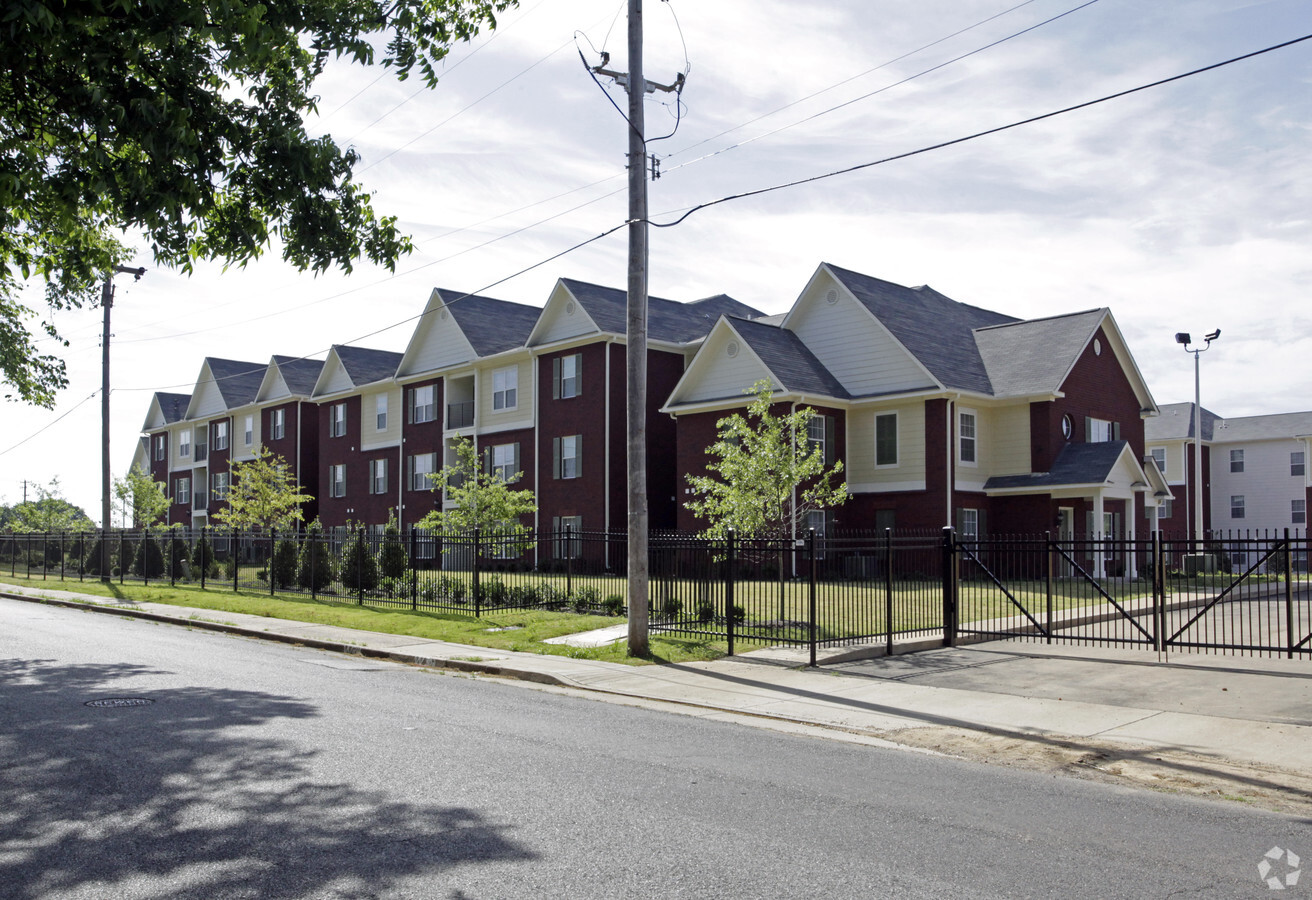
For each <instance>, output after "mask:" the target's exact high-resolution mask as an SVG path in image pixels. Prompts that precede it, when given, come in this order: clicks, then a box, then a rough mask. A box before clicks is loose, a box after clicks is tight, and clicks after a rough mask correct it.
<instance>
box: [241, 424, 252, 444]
mask: <svg viewBox="0 0 1312 900" xmlns="http://www.w3.org/2000/svg"><path fill="white" fill-rule="evenodd" d="M241 436H242V440H243V441H244V446H246V447H249V446H250V445H251V444H253V443H255V417H254V416H247V417H246V418H245V419H244V420H243V421H242V435H241Z"/></svg>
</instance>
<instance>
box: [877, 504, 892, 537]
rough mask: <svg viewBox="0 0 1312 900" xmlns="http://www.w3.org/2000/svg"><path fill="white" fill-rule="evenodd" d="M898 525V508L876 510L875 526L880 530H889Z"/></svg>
mask: <svg viewBox="0 0 1312 900" xmlns="http://www.w3.org/2000/svg"><path fill="white" fill-rule="evenodd" d="M896 527H897V510H895V509H877V510H875V528H876V529H878V530H879V531H880V532H884V531H887V530H889V529H893V528H896Z"/></svg>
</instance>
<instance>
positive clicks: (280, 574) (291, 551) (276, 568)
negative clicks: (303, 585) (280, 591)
mask: <svg viewBox="0 0 1312 900" xmlns="http://www.w3.org/2000/svg"><path fill="white" fill-rule="evenodd" d="M296 557H297V553H296V542H295V541H293V540H290V539H286V538H284V539H283V540H281V541H279V542H278V543H277V544H276V545H274V548H273V558H272V559H270V560H269V574H270V577H271V578H272V579H273V586H274V587H275V588H285V587H291V586H292V585H293V584H295V583H296V565H297V563H298V562H299V560H298V559H297V558H296Z"/></svg>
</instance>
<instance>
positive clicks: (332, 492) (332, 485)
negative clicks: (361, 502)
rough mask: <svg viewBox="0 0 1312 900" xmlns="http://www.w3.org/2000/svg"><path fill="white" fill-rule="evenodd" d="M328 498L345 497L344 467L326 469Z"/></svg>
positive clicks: (343, 465)
mask: <svg viewBox="0 0 1312 900" xmlns="http://www.w3.org/2000/svg"><path fill="white" fill-rule="evenodd" d="M328 496H329V497H345V496H346V465H345V464H342V465H340V466H329V467H328Z"/></svg>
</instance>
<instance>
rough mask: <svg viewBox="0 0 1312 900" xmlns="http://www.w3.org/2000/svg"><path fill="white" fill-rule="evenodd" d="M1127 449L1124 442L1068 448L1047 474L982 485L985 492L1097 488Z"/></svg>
mask: <svg viewBox="0 0 1312 900" xmlns="http://www.w3.org/2000/svg"><path fill="white" fill-rule="evenodd" d="M1129 446H1130V445H1129V442H1127V441H1102V442H1099V443H1096V444H1067V445H1066V446H1065V447H1063V448H1062V450H1061V452H1060V453H1058V454H1057V459H1056V460H1055V461H1054V462H1053V464H1052V468H1051V469H1050V470H1049V471H1047V472H1033V473H1030V474H1027V475H995V476H993V477H992V478H990V479H989V480H988V481H986V482H984V490H985V491H1009V492H1013V493H1014V492H1017V491H1018V490H1025V491H1035V492H1040V491H1042V492H1047V491H1052V490H1057V489H1060V488H1074V487H1082V486H1086V485H1093V486H1100V485H1103V484H1106V483H1107V482H1108V481H1110V480H1111V475H1112V471H1113V470H1114V469H1115V468H1116V464H1117V462H1118V461H1119V460H1120V458H1121V454H1123V453H1124V452H1125V451H1126V448H1128V447H1129Z"/></svg>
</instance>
